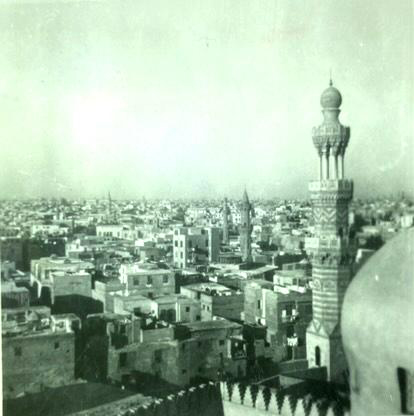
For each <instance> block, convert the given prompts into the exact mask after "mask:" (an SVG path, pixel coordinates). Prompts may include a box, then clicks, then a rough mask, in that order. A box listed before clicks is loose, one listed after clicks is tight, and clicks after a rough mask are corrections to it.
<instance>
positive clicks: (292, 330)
mask: <svg viewBox="0 0 414 416" xmlns="http://www.w3.org/2000/svg"><path fill="white" fill-rule="evenodd" d="M294 334H295V327H294V326H293V325H288V326H287V327H286V336H287V337H289V338H290V337H293V335H294Z"/></svg>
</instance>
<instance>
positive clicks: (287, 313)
mask: <svg viewBox="0 0 414 416" xmlns="http://www.w3.org/2000/svg"><path fill="white" fill-rule="evenodd" d="M285 309H286V315H288V316H290V315H292V309H293V307H292V305H286V307H285Z"/></svg>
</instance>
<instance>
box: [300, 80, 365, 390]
mask: <svg viewBox="0 0 414 416" xmlns="http://www.w3.org/2000/svg"><path fill="white" fill-rule="evenodd" d="M341 103H342V97H341V94H340V92H339V91H338V90H337V89H336V88H335V87H333V86H332V81H330V83H329V87H328V88H327V89H326V90H325V91H324V92H323V93H322V96H321V106H322V114H323V118H324V120H323V122H322V124H321V125H320V126H318V127H314V128H313V130H312V138H313V143H314V145H315V147H316V150H317V152H318V156H319V164H318V168H319V180H317V181H313V182H310V184H309V191H310V197H311V202H312V209H313V220H314V225H315V236H314V237H310V238H307V239H306V243H305V248H306V251H307V253H308V255H309V258H310V260H311V262H312V270H313V271H312V278H313V291H312V306H313V320H312V321H311V323H310V324H309V327H308V329H307V332H306V354H307V359H308V362H309V365H310V367H315V366H326V367H327V370H328V379H329V380H334V381H339V382H343V381H345V380H344V378H343V376H344V372H345V370H346V367H347V366H346V361H345V356H344V353H343V350H342V342H341V329H340V314H341V307H342V302H343V298H344V294H345V291H346V288H347V287H348V284H349V282H350V279H351V274H352V262H353V258H352V255H351V249H350V243H349V224H348V211H349V204H350V202H351V200H352V195H353V182H352V180H349V179H345V150H346V147H347V145H348V142H349V136H350V129H349V127H345V126H343V125H342V124H341V123H340V121H339V120H338V116H339V113H340V110H339V107H340V105H341ZM331 167H332V170H331ZM368 336H369V335H368Z"/></svg>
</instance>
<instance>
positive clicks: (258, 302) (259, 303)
mask: <svg viewBox="0 0 414 416" xmlns="http://www.w3.org/2000/svg"><path fill="white" fill-rule="evenodd" d="M261 307H262V302H261V301H260V300H258V301H257V309H261Z"/></svg>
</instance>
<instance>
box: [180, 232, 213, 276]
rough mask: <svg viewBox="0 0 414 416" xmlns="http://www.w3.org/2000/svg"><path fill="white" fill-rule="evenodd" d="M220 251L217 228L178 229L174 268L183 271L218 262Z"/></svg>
mask: <svg viewBox="0 0 414 416" xmlns="http://www.w3.org/2000/svg"><path fill="white" fill-rule="evenodd" d="M219 251H220V229H219V228H217V227H206V228H203V227H177V228H176V229H175V230H174V236H173V261H174V266H175V267H179V268H181V269H183V268H186V267H189V266H192V265H196V264H203V263H204V264H205V263H207V262H210V263H211V262H216V261H217V260H218V257H219Z"/></svg>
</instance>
